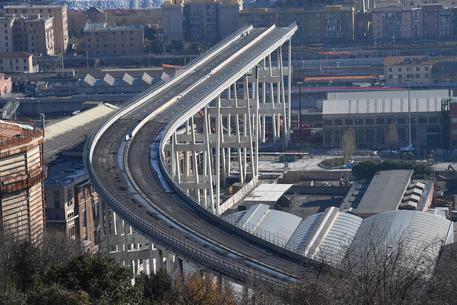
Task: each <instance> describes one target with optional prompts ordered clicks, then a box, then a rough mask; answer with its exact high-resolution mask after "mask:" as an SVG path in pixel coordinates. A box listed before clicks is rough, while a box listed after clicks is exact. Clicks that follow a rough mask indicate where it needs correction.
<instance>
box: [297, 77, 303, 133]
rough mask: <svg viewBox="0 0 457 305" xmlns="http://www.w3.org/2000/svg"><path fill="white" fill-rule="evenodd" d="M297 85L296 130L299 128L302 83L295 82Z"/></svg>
mask: <svg viewBox="0 0 457 305" xmlns="http://www.w3.org/2000/svg"><path fill="white" fill-rule="evenodd" d="M297 84H298V115H297V128H301V110H302V108H301V107H302V105H301V85H302V84H303V82H297Z"/></svg>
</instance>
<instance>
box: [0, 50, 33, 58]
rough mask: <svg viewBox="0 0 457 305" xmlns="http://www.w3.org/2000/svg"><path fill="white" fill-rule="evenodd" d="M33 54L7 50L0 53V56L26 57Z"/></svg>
mask: <svg viewBox="0 0 457 305" xmlns="http://www.w3.org/2000/svg"><path fill="white" fill-rule="evenodd" d="M30 56H33V55H32V54H29V53H26V52H22V51H19V52H8V53H0V58H28V57H30Z"/></svg>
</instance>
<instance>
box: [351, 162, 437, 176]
mask: <svg viewBox="0 0 457 305" xmlns="http://www.w3.org/2000/svg"><path fill="white" fill-rule="evenodd" d="M391 169H409V170H413V171H414V173H413V177H414V178H416V179H422V178H425V177H427V176H428V175H430V174H432V172H433V170H432V167H431V166H430V165H429V164H427V163H424V162H417V161H409V160H385V161H375V160H369V161H363V162H360V163H357V164H355V165H354V166H353V168H352V174H353V175H354V177H355V178H356V179H371V178H373V176H374V175H375V174H376V172H377V171H382V170H391Z"/></svg>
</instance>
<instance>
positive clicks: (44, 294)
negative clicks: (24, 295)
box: [27, 284, 91, 305]
mask: <svg viewBox="0 0 457 305" xmlns="http://www.w3.org/2000/svg"><path fill="white" fill-rule="evenodd" d="M27 304H28V305H54V304H59V305H90V304H91V302H90V297H89V295H88V294H87V293H86V292H84V291H82V290H79V291H72V290H67V289H65V288H63V287H61V286H58V285H55V284H53V285H52V286H50V287H40V288H39V289H35V290H34V291H32V292H30V293H29V297H28V300H27Z"/></svg>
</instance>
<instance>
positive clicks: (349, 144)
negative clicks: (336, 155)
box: [343, 128, 356, 163]
mask: <svg viewBox="0 0 457 305" xmlns="http://www.w3.org/2000/svg"><path fill="white" fill-rule="evenodd" d="M355 150H356V139H355V133H354V129H352V128H350V129H345V130H344V132H343V159H344V163H347V162H348V161H349V160H350V159H352V157H353V156H354V153H355Z"/></svg>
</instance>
